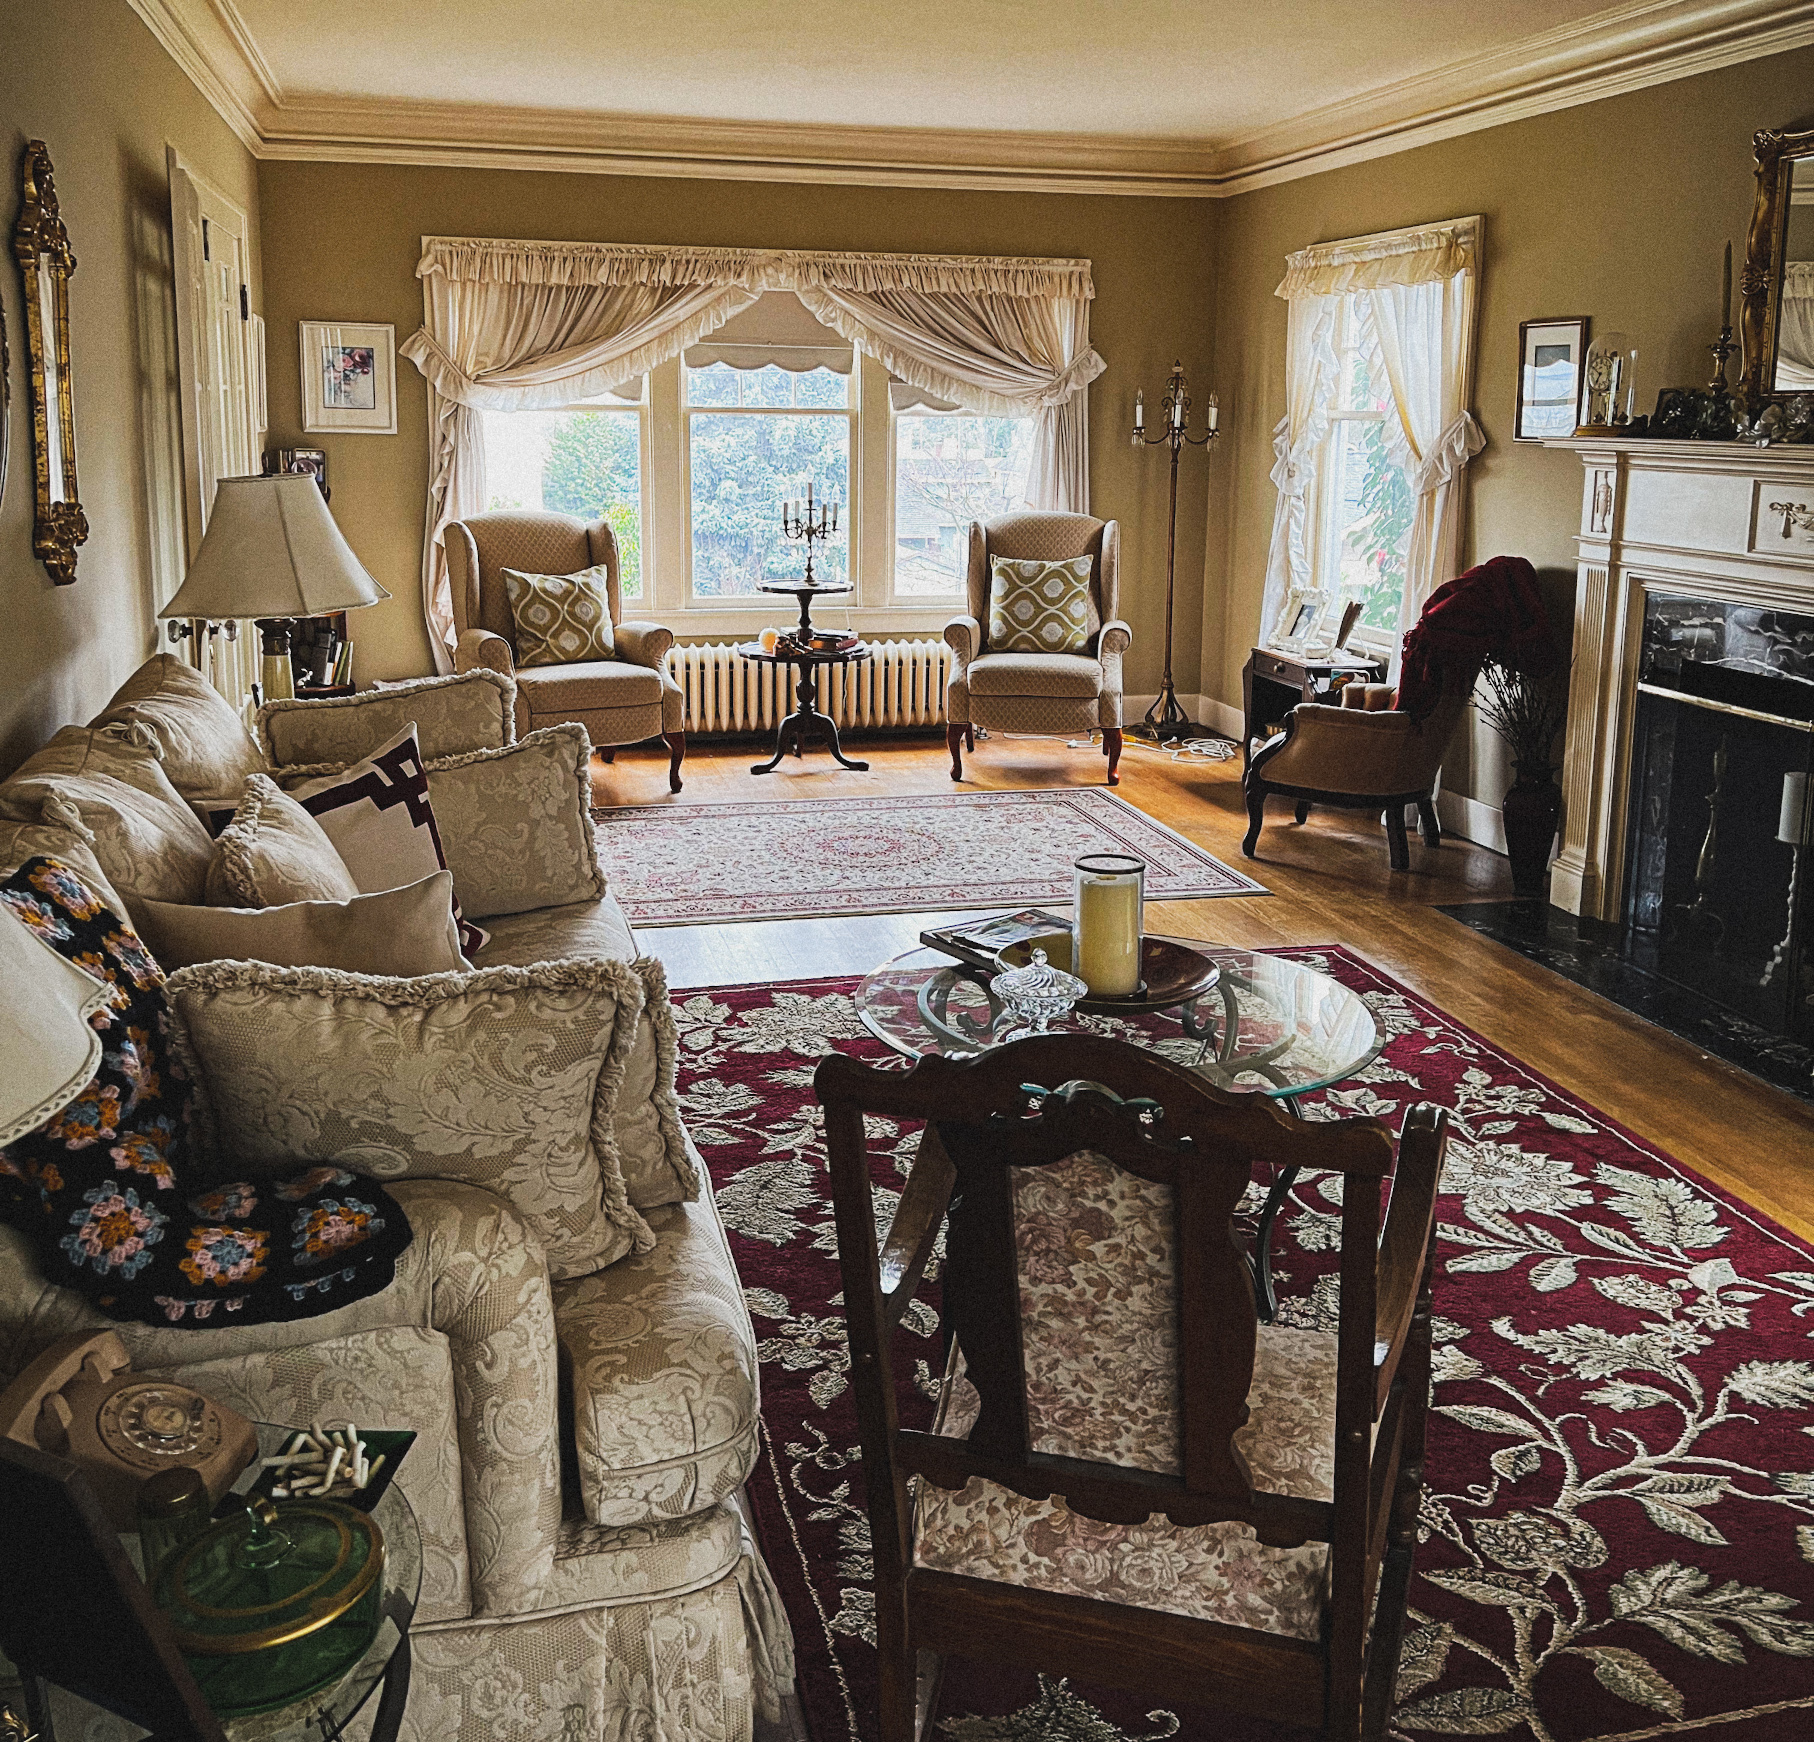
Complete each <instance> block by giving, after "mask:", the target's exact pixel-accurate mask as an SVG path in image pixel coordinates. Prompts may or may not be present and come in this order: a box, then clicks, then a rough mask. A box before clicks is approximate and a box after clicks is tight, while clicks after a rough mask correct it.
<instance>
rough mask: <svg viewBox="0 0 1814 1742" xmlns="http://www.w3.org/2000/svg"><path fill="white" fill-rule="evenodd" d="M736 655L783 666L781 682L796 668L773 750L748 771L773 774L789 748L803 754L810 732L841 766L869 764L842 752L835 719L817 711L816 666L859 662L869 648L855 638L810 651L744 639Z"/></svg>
mask: <svg viewBox="0 0 1814 1742" xmlns="http://www.w3.org/2000/svg"><path fill="white" fill-rule="evenodd" d="M737 657H738V658H739V659H747V660H750V661H752V662H753V663H754V664H757V665H775V666H781V667H783V668H784V669H783V670H782V673H781V682H782V683H783V685H786V684H788V683H792V682H794V679H793V675H792V668H793V667H794V666H798V667H799V668H800V676H799V681H798V684H797V687H796V688H795V690H794V702H795V707H794V711H793V712H792V713H791V714H789V715H788V716H787V717H786V718H785V719H784V720H782V721H781V723H780V724H779V725H777V726H776V727H775V753H774V755H773V756H771V757H770V758H769V759H768V760H767V761H766V762H756V763H752V764H751V765H750V773H751V774H773V773H774V771H775V770H776V769H777V768H779V767H780V766H781V758H782V757H783V756H785V755H786V754H787V753H788V751H789V750H792V751H793V753H794V754H795V755H796V756H803V755H804V754H805V753H806V745H807V741H808V739H809V737H810V736H812V735H813V734H817V735H818V736H819V737H820V738H822V739H824V741H825V747H826V748H827V749H828V750H829V751H830V752H831V754H832V759H833V760H834V761H835V762H837V763H838V764H839V765H840V766H841V767H844V768H854V769H856V770H858V771H859V772H862V771H863V770H866V769H867V768H868V767H869V764H868V763H867V762H857V761H854V760H853V759H852V758H851V757H848V756H846V755H845V754H844V747H843V745H842V744H840V743H839V741H838V725H837V722H836V721H835V720H833V719H832V717H831V716H830V715H829V714H822V713H820V712H819V668H820V667H821V666H828V665H861V664H862V663H863V662H864V661H865V660H866V659H868V658H869V649H868V648H867V647H865V646H864V645H863V644H862V642H860V641H859V642H858V643H857V644H856V645H855V646H854V647H839V648H825V649H813V650H811V651H802V650H800V649H798V648H795V649H791V650H790V649H789V648H788V647H787V646H786V644H785V643H784V644H783V645H782V646H781V647H778V648H777V649H776V650H775V651H774V652H773V653H765V652H764V651H763V650H762V648H761V646H760V645H759V644H758V643H756V642H754V641H745V642H740V643H739V644H738V647H737ZM777 699H779V698H777Z"/></svg>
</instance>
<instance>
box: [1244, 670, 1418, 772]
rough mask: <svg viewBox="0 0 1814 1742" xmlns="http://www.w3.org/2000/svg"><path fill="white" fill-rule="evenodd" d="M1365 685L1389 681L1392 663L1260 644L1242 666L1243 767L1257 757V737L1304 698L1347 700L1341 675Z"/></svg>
mask: <svg viewBox="0 0 1814 1742" xmlns="http://www.w3.org/2000/svg"><path fill="white" fill-rule="evenodd" d="M1343 676H1346V677H1349V678H1352V679H1354V680H1355V681H1357V682H1361V683H1384V682H1385V680H1386V664H1385V661H1384V660H1381V659H1366V658H1362V657H1359V656H1357V655H1354V654H1348V655H1345V656H1343V657H1340V658H1336V659H1305V658H1303V657H1301V656H1300V655H1298V654H1295V653H1278V652H1275V651H1274V650H1273V649H1272V648H1270V647H1256V648H1254V649H1253V651H1252V652H1251V653H1249V654H1248V656H1247V663H1246V665H1244V666H1243V667H1242V668H1241V712H1242V715H1243V722H1242V728H1241V766H1242V767H1243V768H1245V767H1246V766H1247V764H1248V762H1249V761H1250V760H1251V759H1252V756H1253V741H1254V739H1255V738H1256V737H1257V736H1258V735H1259V733H1260V729H1261V727H1263V726H1268V725H1271V724H1273V723H1274V722H1276V721H1278V720H1282V719H1283V718H1284V717H1285V716H1286V715H1287V714H1288V713H1290V712H1291V710H1292V709H1293V708H1295V707H1296V706H1297V705H1298V703H1299V702H1335V703H1339V702H1340V701H1341V699H1342V698H1341V691H1340V688H1339V687H1338V686H1337V685H1336V683H1335V681H1334V680H1335V679H1336V678H1338V677H1343Z"/></svg>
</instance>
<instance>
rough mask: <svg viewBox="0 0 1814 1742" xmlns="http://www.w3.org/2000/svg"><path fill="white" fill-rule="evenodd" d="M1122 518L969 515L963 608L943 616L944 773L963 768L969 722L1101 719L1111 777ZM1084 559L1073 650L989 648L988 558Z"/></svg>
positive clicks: (1092, 726)
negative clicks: (1085, 606) (1081, 628)
mask: <svg viewBox="0 0 1814 1742" xmlns="http://www.w3.org/2000/svg"><path fill="white" fill-rule="evenodd" d="M1120 555H1121V528H1120V526H1119V524H1118V523H1117V522H1115V521H1113V520H1097V519H1095V518H1094V517H1093V516H1091V515H1088V514H1056V513H1052V514H1044V513H1037V514H1005V515H1003V516H1002V517H1001V519H999V520H990V521H987V522H984V521H975V520H973V521H972V522H971V523H970V568H969V573H968V576H967V577H966V591H967V593H968V598H969V605H970V614H969V615H968V616H967V617H953V618H952V619H951V621H950V622H949V623H947V624H946V625H945V640H946V643H947V644H948V645H949V646H950V648H951V652H952V665H951V676H950V677H949V679H948V680H947V681H946V684H945V720H946V730H945V736H946V740H947V742H948V743H949V744H950V746H951V778H952V779H953V780H962V779H963V777H964V765H963V748H964V746H965V745H966V744H967V745H968V747H969V748H970V749H971V750H974V749H975V748H976V737H975V731H974V729H975V728H976V727H978V726H981V727H983V728H985V729H986V730H989V731H995V732H1037V733H1053V734H1063V735H1066V736H1069V735H1070V734H1072V733H1082V734H1085V735H1087V734H1088V733H1090V732H1092V731H1095V730H1097V729H1100V730H1101V732H1102V753H1103V755H1105V756H1106V757H1107V758H1108V759H1109V785H1110V786H1117V785H1119V784H1120V778H1121V777H1120V775H1119V774H1118V773H1117V772H1116V771H1117V769H1118V767H1119V765H1120V762H1121V656H1122V655H1123V654H1124V653H1126V652H1127V650H1128V645H1129V643H1130V642H1131V641H1132V640H1133V631H1132V630H1131V629H1129V628H1128V626H1127V625H1126V624H1125V623H1123V622H1122V621H1121V614H1120V607H1121V579H1120V575H1119V572H1118V569H1119V563H1120ZM992 556H1001V557H1009V558H1018V559H1022V560H1032V561H1038V562H1066V561H1068V560H1070V559H1071V558H1072V557H1079V556H1088V557H1090V558H1091V559H1092V564H1091V574H1090V622H1089V630H1090V639H1089V642H1088V644H1087V646H1086V647H1085V649H1084V651H1083V652H1082V653H996V652H992V651H991V650H990V647H989V639H988V638H989V559H990V558H991V557H992Z"/></svg>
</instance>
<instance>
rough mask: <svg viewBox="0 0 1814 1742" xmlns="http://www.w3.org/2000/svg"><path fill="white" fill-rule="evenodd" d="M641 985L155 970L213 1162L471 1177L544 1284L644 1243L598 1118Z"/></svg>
mask: <svg viewBox="0 0 1814 1742" xmlns="http://www.w3.org/2000/svg"><path fill="white" fill-rule="evenodd" d="M646 996H647V994H646V992H645V990H644V986H643V982H642V980H641V978H640V977H639V976H638V975H637V974H636V972H635V971H634V970H633V969H632V968H631V967H630V966H629V964H627V963H625V962H602V961H567V962H541V963H538V964H536V965H535V966H534V967H529V968H481V969H477V970H475V971H474V972H472V973H470V974H434V975H430V976H428V977H427V978H425V979H419V980H392V979H380V978H377V977H375V976H368V975H364V974H338V973H334V972H332V971H330V970H328V969H325V968H272V967H267V966H265V965H264V964H263V963H261V962H210V963H207V964H205V965H202V966H199V967H193V968H183V969H181V970H180V971H179V972H177V973H176V974H173V975H172V976H171V978H170V1006H171V1010H172V1012H173V1014H174V1016H175V1020H176V1024H177V1044H178V1050H179V1052H180V1054H181V1056H182V1057H183V1059H184V1060H185V1062H187V1063H188V1064H189V1065H190V1068H191V1070H192V1071H193V1072H194V1074H195V1075H197V1076H198V1077H200V1078H201V1080H202V1082H203V1085H204V1092H203V1094H202V1095H201V1097H200V1099H199V1105H198V1109H197V1112H198V1118H197V1125H198V1135H199V1140H200V1142H201V1143H202V1144H203V1145H204V1146H205V1147H208V1148H210V1149H212V1151H213V1154H214V1156H215V1158H216V1159H217V1161H219V1162H220V1163H221V1164H223V1165H227V1164H228V1163H229V1158H231V1159H230V1165H231V1166H232V1167H234V1168H244V1169H246V1170H247V1171H248V1172H250V1173H251V1174H252V1175H253V1177H254V1178H256V1177H258V1176H259V1175H261V1174H263V1173H265V1172H275V1171H276V1170H277V1169H279V1168H281V1167H287V1166H289V1165H291V1162H292V1158H295V1157H302V1158H306V1159H307V1160H310V1161H315V1162H320V1163H323V1164H326V1165H328V1166H331V1167H345V1168H349V1169H354V1170H356V1171H357V1172H359V1173H362V1174H366V1175H371V1176H375V1177H377V1178H381V1179H385V1180H394V1179H423V1178H426V1179H451V1180H465V1181H467V1182H469V1183H470V1184H473V1185H478V1186H484V1187H485V1188H486V1189H487V1190H489V1191H493V1192H496V1193H497V1194H498V1195H499V1196H500V1197H503V1198H506V1199H508V1200H509V1201H510V1203H512V1204H513V1205H514V1206H515V1207H516V1209H517V1211H518V1213H519V1214H520V1215H521V1216H522V1217H523V1219H524V1221H525V1222H527V1223H528V1225H529V1228H530V1230H531V1232H532V1233H534V1235H535V1237H536V1239H537V1240H538V1241H539V1242H540V1243H541V1247H542V1250H543V1252H544V1253H545V1254H546V1255H547V1259H548V1271H549V1274H550V1275H551V1276H553V1277H555V1278H557V1279H559V1278H564V1277H570V1276H585V1275H588V1274H589V1273H590V1272H592V1271H594V1270H598V1269H601V1268H602V1267H603V1266H605V1265H607V1264H610V1263H613V1262H614V1261H615V1260H617V1259H619V1258H621V1257H623V1256H624V1254H625V1253H627V1252H629V1251H631V1250H632V1249H634V1250H636V1251H640V1252H647V1251H650V1250H652V1249H653V1247H654V1245H655V1236H654V1235H653V1234H652V1233H651V1232H650V1230H649V1226H648V1224H647V1223H646V1222H645V1221H644V1220H643V1219H642V1217H641V1216H640V1215H638V1214H637V1212H636V1211H635V1210H634V1209H633V1208H632V1207H631V1205H630V1201H629V1199H628V1197H627V1196H626V1195H625V1191H624V1179H623V1170H622V1167H621V1165H620V1162H619V1159H618V1146H617V1136H616V1130H615V1126H614V1123H613V1117H614V1113H615V1109H616V1104H617V1099H618V1096H619V1095H620V1094H621V1092H622V1088H623V1081H624V1068H625V1064H626V1061H627V1059H628V1057H629V1054H630V1052H631V1049H632V1048H633V1047H634V1045H635V1042H636V1028H637V1019H638V1018H639V1017H640V1016H641V1015H642V1011H643V1003H644V1000H645V998H646Z"/></svg>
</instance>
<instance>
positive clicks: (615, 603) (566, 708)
mask: <svg viewBox="0 0 1814 1742" xmlns="http://www.w3.org/2000/svg"><path fill="white" fill-rule="evenodd" d="M589 568H602V569H603V570H604V571H605V597H606V602H607V603H608V605H609V606H610V610H611V625H612V638H613V640H614V642H615V644H616V655H615V657H614V658H611V659H598V660H584V661H581V662H579V663H578V664H573V665H529V666H525V665H521V664H520V663H519V662H518V659H517V652H518V649H517V637H516V627H515V621H514V618H513V617H512V614H511V609H510V597H509V593H508V590H507V589H506V587H505V584H504V571H505V569H515V570H517V571H518V572H519V573H524V574H538V575H572V574H578V573H579V572H580V571H581V570H582V569H589ZM447 573H448V578H449V580H450V582H451V583H452V586H453V609H454V626H455V628H456V629H457V630H458V631H459V640H458V643H457V645H456V648H455V652H454V664H455V668H456V669H457V670H460V671H469V670H473V669H475V668H479V667H484V668H487V669H489V670H492V671H497V672H501V673H503V674H504V675H505V676H507V677H509V676H514V677H515V679H516V683H517V693H516V723H517V731H518V732H519V734H523V735H527V734H528V733H530V732H532V731H534V730H535V729H536V728H537V727H538V726H553V725H559V724H561V723H563V722H565V721H573V722H576V723H577V724H579V725H581V726H584V727H585V728H586V730H587V732H588V733H589V734H590V735H591V738H592V742H593V745H594V746H595V747H596V748H598V749H600V750H603V751H605V752H606V759H607V760H609V757H610V750H611V747H612V746H613V745H617V744H640V743H642V742H643V741H644V740H645V739H647V738H655V737H661V738H664V739H665V740H666V741H667V745H668V751H669V763H668V785H669V788H670V789H671V790H672V791H674V792H679V791H680V764H681V762H682V760H683V759H684V758H685V756H686V752H687V735H686V721H685V713H684V698H683V696H682V694H681V690H680V686H679V685H678V684H677V683H676V682H675V681H674V679H673V677H672V675H671V674H670V673H669V671H668V669H667V665H666V660H667V653H668V649H669V648H670V647H672V646H673V645H674V632H673V631H672V630H671V629H664V628H663V627H662V626H661V625H660V624H658V623H626V622H624V621H623V620H622V619H623V581H622V576H621V573H620V565H619V561H618V549H617V538H616V536H615V535H614V534H613V533H612V531H611V528H610V527H609V526H608V525H607V524H606V523H605V522H604V521H602V520H595V521H592V522H590V523H583V522H581V521H578V520H575V519H573V518H572V517H571V516H569V515H565V514H522V513H499V514H475V515H474V516H473V517H472V518H471V519H470V520H456V521H455V522H454V523H453V524H452V525H451V526H449V527H448V529H447Z"/></svg>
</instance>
